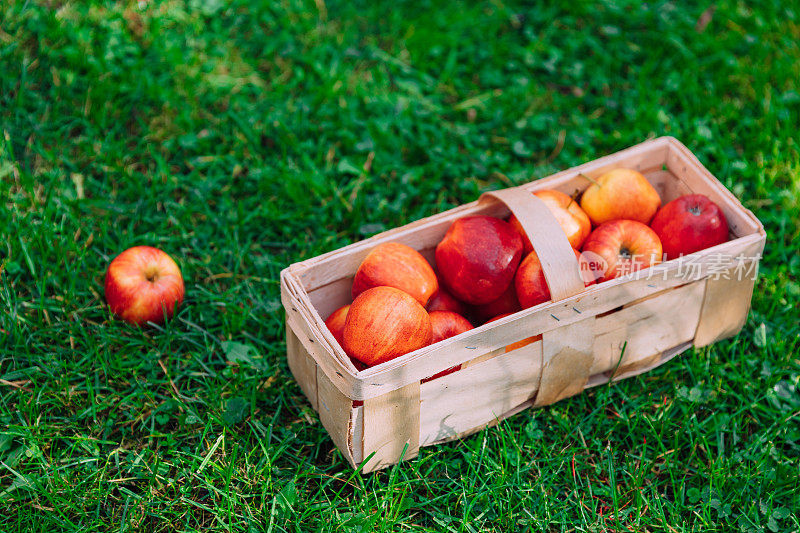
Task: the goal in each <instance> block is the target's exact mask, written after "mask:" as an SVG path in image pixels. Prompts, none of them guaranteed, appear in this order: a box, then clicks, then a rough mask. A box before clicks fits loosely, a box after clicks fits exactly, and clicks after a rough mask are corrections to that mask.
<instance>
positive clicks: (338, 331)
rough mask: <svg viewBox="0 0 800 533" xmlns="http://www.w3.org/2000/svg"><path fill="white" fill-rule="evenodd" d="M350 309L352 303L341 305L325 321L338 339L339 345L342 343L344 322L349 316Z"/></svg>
mask: <svg viewBox="0 0 800 533" xmlns="http://www.w3.org/2000/svg"><path fill="white" fill-rule="evenodd" d="M349 310H350V304H347V305H345V306H342V307H340V308H339V309H337V310H336V311H334V312H333V313H331V315H330V316H329V317H328V319H327V320H326V321H325V325H326V326H327V327H328V329H329V330H330V332H331V334H332V335H333V338H334V339H336V342H338V343H339V346H341V345H342V335H343V334H344V322H345V319H346V318H347V312H348V311H349Z"/></svg>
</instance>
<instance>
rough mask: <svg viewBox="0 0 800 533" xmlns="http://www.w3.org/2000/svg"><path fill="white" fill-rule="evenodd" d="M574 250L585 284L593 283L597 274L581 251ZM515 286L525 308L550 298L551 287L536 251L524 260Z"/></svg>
mask: <svg viewBox="0 0 800 533" xmlns="http://www.w3.org/2000/svg"><path fill="white" fill-rule="evenodd" d="M573 252H575V257H576V258H577V259H578V266H579V268H580V270H581V278H582V279H583V284H584V286H586V287H588V286H589V285H593V284H594V283H595V280H596V274H593V273H592V271H591V268H590V265H588V264H587V263H586V261H585V259H584V258H583V256H582V255H581V253H580V252H578V251H577V250H575V249H574V248H573ZM514 287H515V288H516V290H517V298H519V303H520V305H521V306H522V308H523V309H527V308H529V307H533V306H534V305H539V304H540V303H544V302H547V301H548V300H550V288H549V287H548V286H547V281H546V280H545V277H544V270H542V263H541V262H540V261H539V256H538V255H536V252H531V253H529V254H528V255H527V256H526V257H525V259H523V260H522V263H521V264H520V265H519V268H518V269H517V275H516V277H515V278H514Z"/></svg>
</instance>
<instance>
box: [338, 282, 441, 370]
mask: <svg viewBox="0 0 800 533" xmlns="http://www.w3.org/2000/svg"><path fill="white" fill-rule="evenodd" d="M432 337H433V329H432V326H431V319H430V316H429V315H428V312H427V311H426V310H425V308H424V307H422V305H421V304H420V303H419V302H418V301H417V300H415V299H414V298H413V297H412V296H410V295H409V294H408V293H406V292H403V291H401V290H400V289H396V288H394V287H385V286H381V287H373V288H371V289H367V290H365V291H364V292H362V293H361V294H359V295H358V296H357V297H356V299H355V300H353V303H352V304H350V309H349V310H348V312H347V317H346V319H345V323H344V332H343V335H342V348H343V349H344V351H345V353H347V355H349V356H351V357H354V358H355V359H358V360H359V361H361V362H362V363H364V364H366V365H368V366H373V365H377V364H380V363H384V362H386V361H389V360H391V359H394V358H396V357H400V356H401V355H404V354H407V353H408V352H413V351H414V350H417V349H419V348H422V347H423V346H427V345H428V344H430V343H431V338H432Z"/></svg>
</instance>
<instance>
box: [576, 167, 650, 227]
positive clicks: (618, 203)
mask: <svg viewBox="0 0 800 533" xmlns="http://www.w3.org/2000/svg"><path fill="white" fill-rule="evenodd" d="M581 207H582V208H583V210H584V211H585V212H586V214H587V215H589V218H590V219H591V220H592V224H594V225H595V226H599V225H600V224H602V223H604V222H608V221H609V220H617V219H626V220H637V221H639V222H641V223H642V224H648V223H649V222H650V220H651V219H652V218H653V215H655V214H656V211H657V210H658V208H659V207H661V197H660V196H659V195H658V191H656V190H655V188H653V186H652V185H650V182H649V181H647V179H646V178H645V177H644V176H643V175H642V174H641V173H639V172H636V171H635V170H632V169H629V168H615V169H614V170H611V171H609V172H606V173H605V174H603V175H602V176H600V177H599V178H597V179H596V180H594V183H592V184H591V185H589V187H588V188H587V189H586V190H585V191H583V196H582V197H581Z"/></svg>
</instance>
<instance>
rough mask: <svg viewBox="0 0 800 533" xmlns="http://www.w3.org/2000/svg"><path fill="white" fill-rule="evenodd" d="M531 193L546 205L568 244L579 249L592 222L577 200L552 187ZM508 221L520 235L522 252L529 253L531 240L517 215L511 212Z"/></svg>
mask: <svg viewBox="0 0 800 533" xmlns="http://www.w3.org/2000/svg"><path fill="white" fill-rule="evenodd" d="M533 194H534V196H536V197H537V198H539V199H540V200H541V201H542V202H544V205H546V206H547V208H548V209H549V210H550V212H551V213H552V214H553V216H554V217H555V219H556V220H557V221H558V224H559V226H561V229H562V230H564V234H565V235H566V236H567V240H568V241H569V244H570V245H571V246H572V247H573V248H576V249H579V248H580V247H581V245H582V244H583V241H585V240H586V237H588V236H589V233H591V231H592V223H591V221H590V220H589V216H588V215H587V214H586V213H585V212H584V211H583V209H581V206H580V205H579V204H578V202H576V201H575V199H574V198H572V197H570V196H568V195H566V194H564V193H563V192H561V191H555V190H552V189H547V190H543V191H536V192H534V193H533ZM508 222H509V224H511V225H512V226H514V228H516V230H517V231H518V232H519V233H520V235H521V236H522V243H523V246H524V249H523V253H524V254H529V253H531V251H532V250H533V246H532V245H531V240H530V239H529V238H528V236H527V235H525V230H523V229H522V224H520V223H519V220H517V217H515V216H514V215H513V214H512V215H511V217H510V218H509V219H508Z"/></svg>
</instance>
